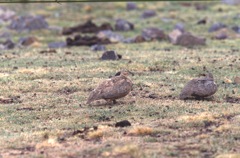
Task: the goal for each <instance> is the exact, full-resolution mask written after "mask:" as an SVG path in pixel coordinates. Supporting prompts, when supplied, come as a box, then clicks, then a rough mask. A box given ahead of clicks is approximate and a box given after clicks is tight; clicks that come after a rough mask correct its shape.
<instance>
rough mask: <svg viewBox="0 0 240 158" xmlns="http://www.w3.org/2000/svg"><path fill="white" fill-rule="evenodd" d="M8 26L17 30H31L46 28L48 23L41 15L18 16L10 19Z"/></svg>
mask: <svg viewBox="0 0 240 158" xmlns="http://www.w3.org/2000/svg"><path fill="white" fill-rule="evenodd" d="M8 28H9V29H12V30H17V31H19V32H21V31H23V30H27V31H32V30H39V29H47V28H48V23H47V22H46V21H45V18H44V17H43V16H29V15H28V16H19V17H18V18H16V19H13V20H12V22H11V24H10V25H9V26H8Z"/></svg>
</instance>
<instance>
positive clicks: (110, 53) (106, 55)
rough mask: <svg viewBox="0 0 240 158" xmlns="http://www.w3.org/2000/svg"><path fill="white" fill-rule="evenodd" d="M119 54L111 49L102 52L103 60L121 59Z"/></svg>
mask: <svg viewBox="0 0 240 158" xmlns="http://www.w3.org/2000/svg"><path fill="white" fill-rule="evenodd" d="M119 57H120V56H119V55H118V54H117V53H116V52H115V51H113V50H111V51H106V52H104V53H103V54H102V57H101V60H118V59H119Z"/></svg>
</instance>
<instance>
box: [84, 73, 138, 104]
mask: <svg viewBox="0 0 240 158" xmlns="http://www.w3.org/2000/svg"><path fill="white" fill-rule="evenodd" d="M129 74H130V73H129V71H121V74H120V76H114V77H112V78H110V79H107V80H105V81H103V82H102V83H100V84H99V85H98V86H97V88H95V89H94V90H93V91H92V92H91V93H90V95H89V97H88V100H87V104H90V103H91V102H93V101H95V100H100V99H104V100H106V101H113V103H116V99H119V98H123V97H125V96H126V95H128V93H129V92H130V91H131V90H132V85H133V84H132V81H131V79H130V78H128V75H129Z"/></svg>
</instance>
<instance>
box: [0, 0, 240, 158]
mask: <svg viewBox="0 0 240 158" xmlns="http://www.w3.org/2000/svg"><path fill="white" fill-rule="evenodd" d="M190 4H191V3H190ZM199 4H202V5H206V6H207V9H206V10H201V11H198V10H196V9H195V7H194V5H193V4H191V5H190V6H188V5H181V3H177V2H172V3H170V2H148V3H147V2H141V3H137V5H138V7H139V9H138V10H135V11H130V12H127V11H126V9H125V5H126V3H124V2H121V3H104V4H102V3H74V4H73V3H68V4H64V3H63V4H61V5H59V4H48V5H46V4H34V5H33V4H25V5H23V6H22V5H19V7H18V8H17V9H15V10H16V11H17V12H19V13H20V14H23V15H24V14H30V13H34V14H41V15H44V16H46V17H47V21H48V23H49V24H50V25H57V26H60V27H64V26H72V25H76V24H78V23H84V22H85V21H86V20H87V19H89V18H93V20H94V22H96V23H102V22H110V23H112V24H114V19H117V18H119V17H121V18H124V19H127V20H129V21H131V22H132V23H134V25H135V28H136V29H135V30H134V31H129V32H121V34H123V35H124V36H126V37H131V36H133V35H137V34H140V33H141V30H142V29H143V28H145V27H148V26H157V27H160V28H162V29H163V30H164V31H166V32H170V31H171V30H172V28H173V26H174V25H175V24H176V23H178V22H183V23H184V24H185V28H186V30H188V31H190V32H192V33H194V34H196V35H199V36H202V37H205V38H206V39H207V45H206V46H201V47H194V48H191V49H188V48H184V47H180V46H175V45H173V44H171V43H169V42H166V41H165V42H164V41H160V42H159V41H155V42H144V43H135V44H123V43H119V44H110V45H107V49H108V50H115V51H116V52H117V53H118V54H121V55H122V59H121V60H117V61H101V60H99V58H100V57H101V54H102V52H101V51H100V52H92V51H90V49H89V47H70V48H61V49H56V52H55V53H54V52H53V53H40V52H41V51H42V50H46V49H47V42H52V41H59V40H65V38H66V37H65V36H63V35H60V34H59V33H58V32H56V31H49V30H41V31H32V32H28V33H26V32H22V33H17V32H14V31H12V32H11V33H12V34H13V39H14V40H17V39H18V38H19V37H22V36H26V35H29V34H31V35H32V36H36V37H37V38H38V39H39V41H38V42H37V44H34V45H32V46H30V47H27V48H22V49H13V50H5V51H1V54H0V59H1V62H0V85H1V86H0V87H1V88H0V96H1V98H0V102H1V105H0V157H1V156H2V157H219V158H220V157H230V156H232V157H240V148H239V147H240V104H239V102H240V101H239V100H237V99H235V100H234V99H229V97H234V98H239V97H240V95H239V94H240V89H239V85H238V84H235V83H234V82H233V80H234V78H235V77H236V76H239V75H240V74H239V70H240V57H239V53H240V52H239V51H240V49H239V42H240V39H239V38H236V39H226V40H221V41H220V40H213V39H211V37H212V34H210V33H209V32H208V31H207V30H208V28H209V27H210V25H211V24H212V23H214V22H219V21H220V22H224V23H225V24H227V25H229V26H233V25H235V24H239V22H240V18H239V17H238V18H234V17H236V16H237V15H238V9H239V7H236V6H227V5H223V4H221V3H217V2H214V3H212V2H204V3H199ZM6 6H7V7H9V8H13V6H11V5H6ZM146 9H153V10H156V11H157V16H156V17H152V18H150V19H145V20H143V19H140V18H139V17H140V15H141V13H142V12H143V11H144V10H146ZM238 16H239V15H238ZM204 17H208V19H209V21H208V23H207V24H206V25H197V24H196V23H197V21H198V20H200V19H202V18H204ZM162 18H165V19H170V20H168V21H167V22H166V21H163V20H161V19H162ZM3 27H4V26H2V28H1V29H3ZM121 69H128V70H130V71H132V72H134V76H131V79H132V81H133V83H134V86H133V91H132V92H131V93H130V94H129V95H128V96H127V97H125V98H123V99H120V100H118V103H117V104H116V105H106V104H105V102H104V101H100V102H95V103H94V104H93V105H91V106H89V105H86V104H85V103H86V99H87V96H88V94H89V92H90V91H91V90H92V89H93V88H94V87H95V86H96V85H97V84H98V83H99V82H101V81H103V80H104V79H106V78H108V77H109V76H111V75H114V74H115V73H116V72H117V71H119V70H121ZM204 69H207V70H209V71H211V72H212V73H213V74H214V77H215V80H216V83H217V84H218V85H219V89H218V91H217V93H216V94H215V95H214V98H211V99H209V100H204V101H202V100H188V101H182V100H179V99H178V95H179V93H180V91H181V89H182V88H183V86H184V84H185V83H186V82H187V81H189V80H190V79H192V78H194V77H197V76H198V75H199V74H201V73H203V72H204ZM231 102H232V103H231ZM122 120H128V121H129V122H130V123H131V126H128V127H124V128H120V127H117V128H116V127H115V124H116V122H118V121H122Z"/></svg>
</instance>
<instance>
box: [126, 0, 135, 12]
mask: <svg viewBox="0 0 240 158" xmlns="http://www.w3.org/2000/svg"><path fill="white" fill-rule="evenodd" d="M135 9H137V5H136V3H135V2H128V3H127V10H135Z"/></svg>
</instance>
